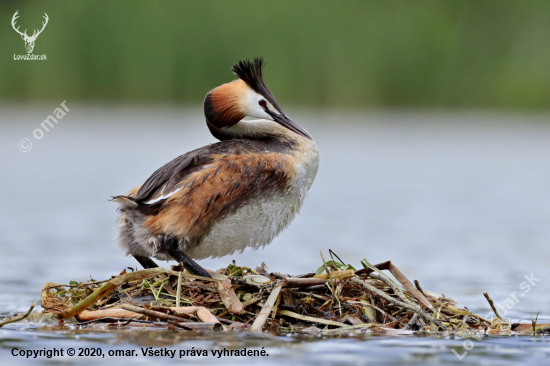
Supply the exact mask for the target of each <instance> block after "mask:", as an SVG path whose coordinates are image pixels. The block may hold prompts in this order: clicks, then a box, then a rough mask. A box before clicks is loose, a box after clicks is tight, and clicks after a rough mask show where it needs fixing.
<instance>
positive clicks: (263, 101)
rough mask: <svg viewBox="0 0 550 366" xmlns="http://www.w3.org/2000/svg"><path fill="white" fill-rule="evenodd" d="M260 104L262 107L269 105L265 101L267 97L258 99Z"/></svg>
mask: <svg viewBox="0 0 550 366" xmlns="http://www.w3.org/2000/svg"><path fill="white" fill-rule="evenodd" d="M258 104H259V105H260V106H261V107H265V106H266V105H267V102H266V101H265V99H260V100H258Z"/></svg>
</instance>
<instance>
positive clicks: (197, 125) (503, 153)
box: [0, 103, 550, 364]
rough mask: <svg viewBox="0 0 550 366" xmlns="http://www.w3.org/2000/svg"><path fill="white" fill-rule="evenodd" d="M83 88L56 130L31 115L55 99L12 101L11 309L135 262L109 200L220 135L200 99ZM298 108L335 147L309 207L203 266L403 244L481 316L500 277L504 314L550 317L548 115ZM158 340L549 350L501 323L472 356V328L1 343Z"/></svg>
mask: <svg viewBox="0 0 550 366" xmlns="http://www.w3.org/2000/svg"><path fill="white" fill-rule="evenodd" d="M67 105H68V106H69V108H70V112H69V113H68V114H67V115H66V116H65V117H64V118H63V119H62V120H60V121H59V123H58V124H57V125H55V126H54V128H51V129H50V131H49V132H45V133H44V136H43V138H41V139H40V140H37V139H35V138H34V137H33V131H34V130H35V129H37V128H40V123H41V122H42V121H43V120H44V119H45V118H46V117H47V116H48V115H49V114H51V113H52V111H53V109H54V108H56V107H57V106H56V105H51V106H50V105H42V106H34V107H33V108H29V107H28V106H23V105H20V106H9V107H8V106H3V107H1V108H0V115H1V116H2V123H3V132H2V134H1V135H0V142H1V143H0V145H1V146H2V157H3V158H2V159H1V161H0V169H1V171H2V172H4V174H3V176H2V178H3V179H2V180H0V189H1V190H2V192H4V195H3V204H2V220H0V232H1V233H2V235H1V236H0V245H1V248H2V255H1V256H0V289H1V290H0V314H7V313H12V312H21V311H24V310H25V309H27V308H28V306H29V304H30V303H32V302H33V301H34V300H35V299H36V298H38V296H39V293H40V289H41V288H42V285H43V284H44V282H46V281H51V282H58V283H67V282H68V281H69V280H71V279H75V278H78V279H84V278H89V276H93V277H94V278H95V279H104V278H108V276H110V275H114V274H117V273H118V272H120V271H121V270H122V269H123V268H124V267H127V266H132V267H134V266H135V265H136V263H135V262H134V260H133V259H131V258H124V257H123V255H122V253H121V252H120V251H119V250H118V249H117V248H116V246H115V244H114V240H113V237H114V234H115V231H114V227H115V223H116V212H115V211H116V206H115V205H114V204H113V203H111V202H108V201H107V200H108V199H109V197H110V196H113V195H117V194H123V193H125V192H127V191H128V190H129V189H130V188H132V187H134V186H135V185H138V184H140V183H141V182H142V181H143V180H145V179H146V178H147V177H148V176H149V174H151V173H152V172H153V171H154V170H155V169H157V168H158V167H159V166H161V165H162V164H164V163H166V162H167V161H168V160H170V159H172V158H174V157H176V156H178V155H180V154H182V153H185V152H187V151H189V150H192V149H194V148H197V147H199V146H202V145H204V144H207V143H212V142H214V139H213V138H212V137H211V136H210V135H209V133H208V130H207V128H206V126H205V124H204V120H203V117H202V116H201V114H200V112H201V110H200V108H199V107H197V108H194V107H193V108H176V107H170V106H163V107H127V108H114V107H102V106H95V107H93V106H85V105H71V104H70V103H67ZM289 115H290V116H291V117H292V118H293V119H294V120H295V121H296V122H298V123H299V124H300V125H302V126H303V127H305V128H306V129H307V130H308V131H309V132H310V134H311V135H312V136H314V138H315V141H316V142H317V144H318V146H319V150H320V154H321V162H320V168H319V173H318V176H317V178H316V181H315V183H314V185H313V187H312V189H311V191H310V195H309V197H308V200H307V201H306V203H305V205H304V207H303V209H302V212H301V214H300V215H299V216H298V217H297V218H296V220H295V221H294V222H293V224H292V225H291V227H290V228H289V229H287V230H286V231H284V232H283V233H282V234H281V235H280V236H279V237H278V238H276V239H275V241H274V242H273V243H272V244H271V245H270V246H268V247H266V248H265V249H263V250H262V249H260V250H258V251H244V252H243V253H242V254H238V253H237V254H235V255H232V256H228V257H224V258H219V259H209V260H204V261H201V264H202V265H203V266H205V267H206V268H211V269H217V268H220V267H224V266H226V265H227V264H228V263H229V262H230V261H231V259H235V260H236V261H237V264H240V265H246V266H250V267H254V266H256V265H259V264H260V263H262V262H266V264H267V266H268V268H269V269H270V270H272V271H279V272H287V273H291V274H297V273H304V272H308V271H311V270H313V269H315V268H317V267H318V266H319V265H320V263H321V262H320V258H319V254H318V250H319V249H322V250H323V251H324V252H325V253H326V252H327V251H328V249H329V248H330V249H332V250H334V251H335V252H336V253H337V254H338V255H339V256H340V257H341V258H342V259H344V260H347V261H349V262H351V263H352V264H354V265H357V266H358V265H359V260H360V259H361V258H365V257H366V258H367V259H368V260H369V261H370V262H371V263H378V262H382V261H386V260H392V261H393V262H394V263H395V264H396V265H397V266H399V268H400V269H401V270H402V271H403V272H404V273H405V274H406V275H407V276H408V277H409V278H410V279H417V280H419V281H420V283H421V284H422V286H423V287H424V289H427V290H429V291H433V292H442V293H444V294H445V295H447V296H449V297H451V298H453V299H455V300H457V301H458V303H459V305H461V306H467V307H468V308H469V309H470V310H472V311H474V312H477V313H480V314H482V315H485V314H487V313H488V312H489V310H490V309H489V307H488V305H487V303H486V301H485V299H484V297H483V295H482V293H483V292H489V294H490V295H491V297H492V298H493V299H494V300H495V302H496V303H497V304H498V303H500V304H504V302H505V300H506V299H507V298H509V297H510V296H511V295H514V296H516V297H517V298H518V299H519V302H518V303H517V304H515V305H514V306H513V307H512V308H511V309H506V311H507V313H506V314H505V317H506V318H511V319H512V320H513V321H522V322H529V321H530V320H531V319H533V318H534V317H535V314H536V313H537V312H540V314H539V321H542V322H550V312H549V305H550V298H549V297H548V295H547V294H548V293H549V290H550V280H548V278H550V269H549V266H548V262H549V260H550V254H549V251H548V248H549V245H548V244H549V242H550V143H549V142H550V124H548V123H547V120H548V116H544V115H540V116H538V115H529V116H525V115H505V114H482V113H420V112H408V111H404V112H384V113H382V112H379V113H374V112H364V111H357V112H355V113H345V114H344V113H337V112H326V111H316V112H312V111H300V110H296V111H289ZM21 138H28V139H30V140H31V142H32V144H33V146H32V149H31V150H30V151H28V152H21V151H20V150H19V149H18V147H17V145H18V141H20V139H21ZM525 276H528V277H529V278H534V279H537V280H540V281H535V280H534V279H532V280H531V281H532V282H533V283H534V285H533V286H530V289H529V291H528V292H525V285H524V287H523V289H521V288H520V286H522V283H528V282H526V281H527V280H526V278H525ZM514 292H515V294H514ZM521 295H523V296H521ZM186 337H187V338H186ZM154 339H162V340H163V341H166V342H167V344H168V346H169V347H173V348H174V349H178V350H179V349H186V348H191V347H193V346H194V347H195V348H197V347H202V348H205V349H206V348H208V349H217V348H219V347H224V344H228V345H230V346H231V347H235V348H239V347H245V346H246V347H260V348H261V347H262V346H264V347H266V349H269V355H270V356H269V357H263V358H259V359H258V360H257V361H258V363H259V364H276V363H280V362H281V361H282V360H283V361H285V362H289V363H295V364H300V363H304V364H354V363H356V364H371V363H377V364H378V363H381V362H383V361H384V362H386V363H396V364H400V363H403V362H412V363H418V364H426V363H432V362H433V363H437V362H445V363H451V362H456V363H460V364H468V363H478V362H489V361H490V360H491V361H492V362H493V363H494V362H495V360H497V361H498V362H497V363H501V364H516V363H518V362H519V360H525V361H526V362H530V363H533V364H535V363H537V362H540V359H541V358H544V357H547V356H548V353H549V350H550V349H549V348H548V342H547V338H544V337H536V338H532V337H500V338H499V337H489V338H485V339H483V340H481V341H474V342H475V347H474V348H473V349H472V350H469V351H468V354H467V356H466V357H465V358H464V359H463V360H462V361H460V360H459V359H458V358H457V357H456V356H455V355H454V354H453V353H452V352H451V349H452V348H453V347H455V349H456V350H457V351H460V352H459V353H460V354H462V353H463V351H464V350H463V349H462V348H460V346H461V345H463V342H464V340H463V339H450V338H448V337H443V338H441V337H438V338H424V337H422V338H419V337H398V338H393V337H386V338H385V337H373V336H369V335H357V336H355V337H352V338H346V339H324V340H320V339H315V338H313V339H311V338H307V340H300V339H294V338H290V337H274V336H268V335H265V336H261V337H260V338H258V336H253V335H250V334H238V335H235V334H231V335H215V336H211V335H207V336H204V335H201V336H196V335H194V336H193V337H189V336H186V335H181V334H177V335H176V334H173V333H171V334H163V333H162V332H161V333H159V332H156V333H149V334H148V335H143V334H142V333H141V332H136V331H124V330H121V331H116V332H99V333H98V332H92V331H89V330H85V331H82V330H70V331H67V330H56V331H53V330H44V329H43V328H41V327H37V326H35V325H28V326H25V327H20V326H8V327H5V328H2V330H0V354H1V355H2V359H3V361H4V360H8V361H14V357H12V356H11V354H10V353H9V352H10V350H11V348H13V347H16V346H18V347H24V348H29V349H33V348H44V347H46V348H48V347H54V346H55V347H60V345H61V346H63V347H71V346H72V347H84V346H94V345H95V346H98V345H100V346H102V347H104V352H105V351H106V350H107V349H116V348H124V349H136V350H138V349H139V347H141V346H147V345H154V346H156V345H157V344H156V343H154V342H153V340H154ZM461 350H462V351H461ZM134 359H135V360H134ZM134 359H132V362H142V363H143V362H150V361H151V359H147V358H143V357H137V356H136V357H134ZM75 360H76V359H74V358H68V359H63V362H69V363H71V362H75ZM167 360H168V359H167ZM58 361H60V360H56V361H54V360H46V359H41V360H40V361H39V362H42V363H55V362H58ZM79 361H85V362H90V363H92V362H94V360H93V359H92V358H90V359H85V360H82V359H80V360H79ZM110 361H111V362H125V361H128V360H126V359H124V358H121V359H114V358H113V359H110ZM34 362H36V360H34ZM173 362H178V361H175V360H173ZM195 362H197V363H198V362H199V361H196V360H195ZM200 362H202V363H210V362H225V363H229V364H230V363H231V362H232V360H231V359H229V358H226V359H221V360H214V359H213V358H207V359H203V360H201V361H200Z"/></svg>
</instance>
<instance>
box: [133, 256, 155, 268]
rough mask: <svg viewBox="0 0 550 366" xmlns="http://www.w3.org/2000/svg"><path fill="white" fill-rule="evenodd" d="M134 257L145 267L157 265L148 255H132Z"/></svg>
mask: <svg viewBox="0 0 550 366" xmlns="http://www.w3.org/2000/svg"><path fill="white" fill-rule="evenodd" d="M134 258H135V259H136V260H137V261H138V262H139V264H141V266H142V267H143V268H145V269H149V268H157V267H158V265H157V264H156V263H155V262H154V261H153V260H152V259H151V258H149V257H143V256H141V255H134Z"/></svg>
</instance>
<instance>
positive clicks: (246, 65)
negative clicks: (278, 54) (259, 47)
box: [231, 57, 283, 113]
mask: <svg viewBox="0 0 550 366" xmlns="http://www.w3.org/2000/svg"><path fill="white" fill-rule="evenodd" d="M264 66H265V61H264V58H263V57H256V58H254V61H250V60H241V61H239V62H238V63H236V64H235V65H233V66H231V71H233V73H234V74H235V75H237V76H238V77H239V79H241V80H242V81H244V82H245V83H246V84H247V85H248V86H249V87H251V88H252V90H254V91H255V92H256V93H258V94H261V95H263V96H264V97H265V98H266V99H267V100H268V101H269V102H270V103H271V104H272V105H273V106H274V107H275V108H277V110H278V111H279V112H280V113H282V112H283V111H282V110H281V107H280V106H279V103H277V101H276V100H275V97H274V96H273V94H271V92H270V91H269V89H268V88H267V86H266V85H265V83H264V79H263V75H262V71H263V68H264Z"/></svg>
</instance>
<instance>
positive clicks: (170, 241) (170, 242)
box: [164, 236, 212, 278]
mask: <svg viewBox="0 0 550 366" xmlns="http://www.w3.org/2000/svg"><path fill="white" fill-rule="evenodd" d="M164 249H165V250H166V253H168V254H169V255H170V256H172V257H173V258H174V259H175V260H177V261H178V262H180V263H181V264H183V267H184V268H185V269H186V270H188V271H189V273H191V274H194V275H196V276H202V277H208V278H212V276H210V273H208V272H207V271H206V270H205V269H204V268H202V267H201V266H199V265H198V264H197V262H195V261H194V260H192V259H191V258H189V257H188V256H187V255H186V254H185V253H184V252H182V251H181V250H180V248H179V246H178V241H177V240H176V239H174V238H169V237H167V236H165V237H164Z"/></svg>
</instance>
